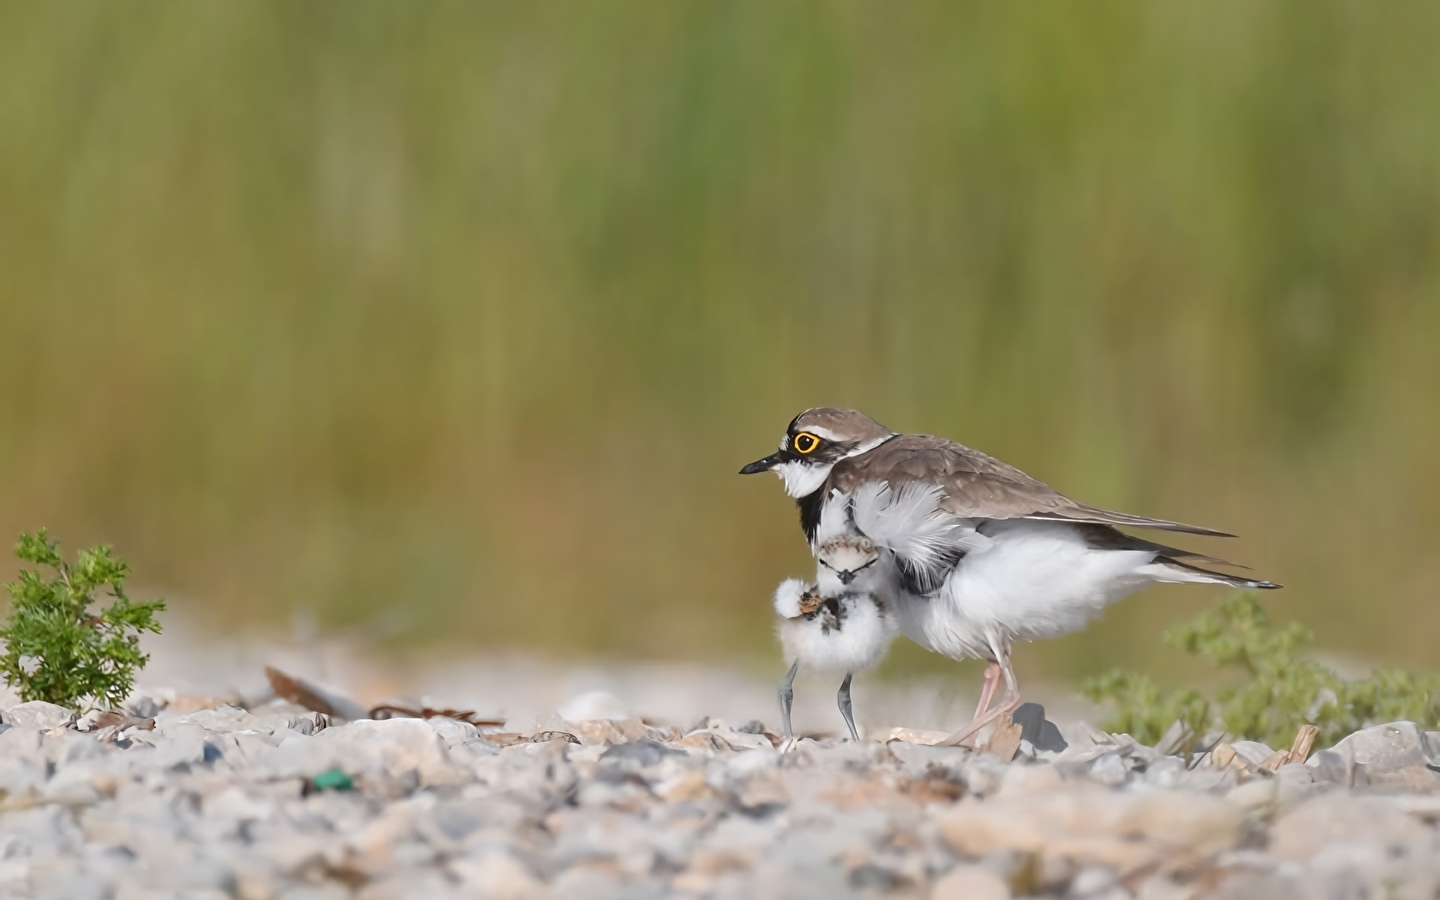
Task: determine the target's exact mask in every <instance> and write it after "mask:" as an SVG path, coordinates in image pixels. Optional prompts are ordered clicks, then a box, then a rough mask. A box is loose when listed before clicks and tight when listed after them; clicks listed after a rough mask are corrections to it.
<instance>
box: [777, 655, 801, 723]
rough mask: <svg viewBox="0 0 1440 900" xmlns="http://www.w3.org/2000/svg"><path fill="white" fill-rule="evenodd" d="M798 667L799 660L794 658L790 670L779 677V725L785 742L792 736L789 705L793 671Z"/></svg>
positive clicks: (792, 691)
mask: <svg viewBox="0 0 1440 900" xmlns="http://www.w3.org/2000/svg"><path fill="white" fill-rule="evenodd" d="M799 669H800V661H799V660H796V661H795V664H794V665H793V666H791V667H790V671H788V672H786V673H785V677H784V678H782V679H780V725H781V728H782V730H783V731H784V732H785V743H787V744H788V743H790V739H791V737H793V735H792V733H791V731H790V705H791V704H792V703H793V702H794V701H795V688H794V687H793V686H792V685H794V683H795V673H796V672H797V671H799Z"/></svg>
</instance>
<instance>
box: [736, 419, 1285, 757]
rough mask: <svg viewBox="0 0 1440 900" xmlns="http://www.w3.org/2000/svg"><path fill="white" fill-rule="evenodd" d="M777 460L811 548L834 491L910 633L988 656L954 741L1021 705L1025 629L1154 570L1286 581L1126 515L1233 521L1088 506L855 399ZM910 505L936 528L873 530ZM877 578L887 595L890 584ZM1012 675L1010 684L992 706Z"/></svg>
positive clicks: (1084, 609) (1115, 592)
mask: <svg viewBox="0 0 1440 900" xmlns="http://www.w3.org/2000/svg"><path fill="white" fill-rule="evenodd" d="M765 471H774V472H775V473H776V474H777V475H779V476H780V479H781V481H782V482H783V483H784V486H785V492H786V493H787V494H789V495H790V496H791V497H793V498H795V501H796V504H797V505H798V506H799V509H800V524H801V527H802V528H803V529H804V531H805V536H806V539H807V540H808V541H809V542H810V545H811V549H812V551H814V550H816V549H817V543H816V540H817V535H818V534H819V532H820V526H821V524H822V522H824V521H828V520H829V519H830V517H831V516H833V515H834V512H833V511H832V509H831V508H832V507H833V506H834V505H835V504H843V505H844V507H845V509H846V510H847V513H846V515H847V516H848V517H849V518H850V520H851V521H852V522H853V526H854V530H855V531H857V532H858V533H859V534H863V535H865V536H867V537H869V538H870V539H871V540H872V541H873V543H874V544H875V545H876V546H877V547H879V548H881V549H882V550H883V551H885V552H884V553H883V554H882V556H883V557H885V559H884V562H885V565H881V564H880V563H877V564H876V566H875V567H874V568H875V570H876V577H877V578H880V577H884V576H885V575H886V574H887V573H890V576H891V578H892V581H891V584H890V586H889V588H888V599H891V600H892V605H893V607H894V612H895V618H896V619H897V624H898V625H899V628H900V630H901V631H902V632H903V633H904V634H905V635H906V636H907V637H909V638H910V639H911V640H913V641H915V642H916V643H918V644H920V645H921V646H922V647H925V648H926V649H928V650H932V651H934V652H937V653H940V654H943V655H945V656H949V657H951V658H954V659H965V658H972V657H973V658H980V659H985V660H987V661H988V663H989V665H987V667H986V670H985V681H984V685H983V687H982V690H981V696H980V704H979V706H978V707H977V708H976V711H975V716H974V718H973V719H972V720H971V722H970V724H969V725H967V726H966V727H964V728H962V729H960V730H959V731H956V732H955V733H954V734H952V735H950V736H949V737H948V738H947V739H946V740H945V741H942V743H944V744H961V743H966V742H969V741H971V740H972V739H973V738H974V736H975V735H976V733H977V732H979V731H980V729H981V728H983V727H984V726H985V725H987V724H989V723H990V722H992V721H994V720H995V719H997V718H1000V717H1001V716H1004V715H1007V714H1009V713H1011V712H1013V711H1014V710H1015V708H1016V707H1017V706H1019V704H1020V688H1019V685H1018V683H1017V681H1016V679H1015V672H1014V669H1013V668H1012V667H1011V665H1010V647H1011V644H1013V643H1014V642H1015V641H1031V640H1036V639H1039V638H1052V637H1058V636H1060V635H1063V634H1067V633H1069V632H1072V631H1076V630H1078V629H1080V628H1082V627H1084V626H1085V625H1086V624H1087V623H1088V622H1089V621H1090V620H1091V619H1093V618H1094V617H1095V616H1096V615H1098V614H1099V613H1100V611H1101V610H1102V609H1104V607H1106V606H1107V605H1109V604H1110V603H1113V602H1115V601H1116V600H1119V599H1120V598H1122V597H1124V596H1126V595H1128V594H1130V593H1133V592H1134V591H1136V590H1138V589H1140V588H1142V587H1145V586H1146V585H1148V584H1151V583H1153V582H1182V583H1203V584H1225V585H1231V586H1233V587H1243V588H1260V589H1269V588H1277V587H1279V586H1280V585H1278V584H1274V583H1272V582H1269V581H1260V580H1255V579H1250V578H1243V577H1239V576H1235V575H1229V574H1226V573H1224V572H1218V571H1215V570H1214V569H1212V568H1209V567H1210V566H1231V565H1233V564H1231V563H1227V562H1225V561H1224V560H1219V559H1215V558H1213V557H1209V556H1203V555H1201V554H1198V553H1193V552H1191V551H1188V550H1180V549H1177V548H1174V547H1167V546H1165V545H1163V544H1156V543H1152V542H1150V541H1146V540H1143V539H1141V538H1137V537H1134V536H1132V535H1128V534H1125V533H1124V532H1122V531H1120V529H1119V527H1117V526H1127V527H1132V528H1153V529H1159V530H1162V531H1176V532H1185V533H1189V534H1203V535H1215V536H1221V537H1232V535H1229V534H1226V533H1225V532H1222V531H1216V530H1214V529H1211V528H1203V527H1201V526H1198V525H1186V524H1183V523H1180V522H1172V521H1169V520H1167V519H1155V518H1151V517H1149V516H1138V515H1132V514H1129V513H1121V512H1115V511H1113V510H1107V509H1101V508H1099V507H1095V506H1087V505H1086V504H1083V503H1079V502H1077V501H1074V500H1071V499H1070V498H1068V497H1066V496H1064V495H1062V494H1060V493H1058V492H1056V491H1055V490H1053V489H1051V488H1050V487H1049V486H1048V485H1046V484H1044V483H1043V482H1040V481H1037V480H1036V479H1034V478H1031V477H1030V476H1029V475H1026V474H1025V473H1024V472H1022V471H1020V470H1019V469H1017V468H1015V467H1014V466H1010V465H1007V464H1005V463H1003V462H1000V461H999V460H997V459H995V458H993V457H991V456H987V455H986V454H984V453H981V452H980V451H978V450H972V449H970V448H969V447H965V446H962V445H960V444H957V443H955V442H953V441H949V440H946V439H945V438H941V437H935V436H933V435H924V434H901V433H898V432H894V431H891V430H890V429H888V428H886V427H884V426H883V425H881V424H880V423H878V422H876V421H875V420H874V419H872V418H870V417H869V416H867V415H865V414H864V413H861V412H857V411H855V410H851V409H834V408H829V407H821V408H816V409H808V410H806V411H805V412H803V413H801V414H800V415H798V416H796V417H795V418H794V419H793V420H792V421H791V422H790V425H789V427H788V428H787V429H786V431H785V437H784V438H783V439H782V440H781V442H780V449H779V450H778V451H776V452H775V453H772V454H770V455H769V456H767V457H765V458H763V459H758V460H756V461H755V462H752V463H750V464H749V465H747V466H745V467H744V468H743V469H741V470H740V473H741V474H742V475H750V474H754V473H756V472H765ZM867 498H868V500H867ZM856 501H859V502H856ZM897 509H904V510H907V514H906V516H905V517H904V518H905V519H906V521H908V522H911V523H914V522H921V523H924V526H925V527H924V530H923V534H922V533H921V532H915V531H911V532H904V531H900V530H892V531H891V532H889V533H880V534H876V533H872V532H871V531H867V530H866V526H867V525H870V526H871V527H872V528H873V527H874V524H875V521H874V520H875V516H876V515H881V516H882V521H884V519H883V515H884V514H885V513H886V511H891V512H894V511H895V510H897ZM867 510H868V513H869V515H868V518H867ZM921 513H923V515H921ZM895 518H898V517H895ZM893 520H894V519H893V518H892V521H893ZM822 570H823V567H822ZM877 589H878V590H879V591H880V593H881V595H882V596H886V595H887V588H886V587H883V586H881V587H878V588H877ZM1002 678H1003V679H1004V681H1005V693H1004V695H1003V697H1002V698H1001V700H1000V702H999V703H998V704H995V705H993V706H992V704H991V701H992V700H993V698H994V693H995V689H996V687H997V686H998V682H999V681H1000V680H1001V679H1002Z"/></svg>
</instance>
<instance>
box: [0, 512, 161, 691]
mask: <svg viewBox="0 0 1440 900" xmlns="http://www.w3.org/2000/svg"><path fill="white" fill-rule="evenodd" d="M59 546H60V545H59V542H58V541H51V540H49V539H48V538H47V536H46V534H45V529H43V528H42V529H40V530H39V531H37V532H36V533H35V534H34V535H29V534H22V535H20V540H19V542H18V543H16V545H15V555H16V556H18V557H20V559H22V560H24V561H26V562H29V563H33V564H34V565H35V566H37V567H38V568H36V569H22V570H21V571H20V580H19V581H16V582H14V583H11V584H7V585H5V589H6V590H7V591H9V592H10V596H11V597H12V598H14V606H13V609H12V610H11V612H10V618H9V619H8V620H6V622H5V625H4V627H0V640H4V642H5V655H4V656H3V657H0V672H3V674H4V677H5V683H6V684H8V685H10V687H12V688H15V689H16V690H17V691H18V692H19V694H20V699H21V700H27V701H28V700H45V701H48V702H50V703H58V704H60V705H62V706H69V707H71V708H75V709H78V708H80V707H81V706H82V705H85V706H101V707H111V708H113V707H116V706H119V705H120V704H121V703H122V702H123V701H124V700H125V698H126V697H127V696H129V694H130V690H131V688H132V687H133V686H134V683H135V673H136V671H138V670H139V669H141V668H142V667H143V666H144V665H145V663H146V662H148V661H149V659H150V657H149V655H147V654H145V653H142V652H140V632H142V631H150V632H154V633H156V634H159V633H160V623H159V622H157V621H155V613H157V612H159V611H160V610H162V609H164V608H165V601H164V600H149V601H145V602H142V603H135V602H133V601H131V600H130V598H129V597H126V596H125V589H124V587H123V586H122V584H121V582H122V581H124V579H125V576H127V575H129V574H130V567H129V566H127V565H125V563H123V562H121V561H120V560H118V559H116V558H114V557H112V556H111V555H110V548H109V547H96V548H95V549H93V550H82V551H81V552H80V554H79V556H78V557H77V558H76V561H75V564H74V565H73V566H71V565H69V564H67V563H66V562H65V561H64V560H63V559H61V558H60V554H59ZM43 569H49V570H50V571H51V572H52V573H53V574H52V575H50V576H48V577H47V575H46V574H45V573H44V571H43ZM104 587H108V588H109V593H110V594H111V596H113V597H114V598H115V601H114V602H113V603H111V604H110V605H109V606H107V607H106V608H105V609H104V610H103V611H102V612H100V613H99V614H98V615H95V614H92V613H91V611H90V604H91V603H93V602H94V599H93V598H92V597H91V594H92V592H94V591H96V590H98V589H100V588H104Z"/></svg>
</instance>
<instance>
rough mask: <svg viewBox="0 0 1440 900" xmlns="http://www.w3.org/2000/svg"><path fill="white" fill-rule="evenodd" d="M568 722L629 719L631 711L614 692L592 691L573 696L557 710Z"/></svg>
mask: <svg viewBox="0 0 1440 900" xmlns="http://www.w3.org/2000/svg"><path fill="white" fill-rule="evenodd" d="M556 712H557V713H558V714H559V716H560V718H562V719H564V720H565V721H567V722H587V721H591V720H598V719H628V718H630V713H629V712H627V711H626V710H625V704H623V703H621V702H620V700H619V698H617V697H615V696H614V695H613V694H607V693H606V692H604V691H590V692H588V693H584V694H580V695H579V696H576V697H571V698H570V699H569V700H566V701H565V702H564V703H562V704H561V705H560V708H559V709H558V710H556Z"/></svg>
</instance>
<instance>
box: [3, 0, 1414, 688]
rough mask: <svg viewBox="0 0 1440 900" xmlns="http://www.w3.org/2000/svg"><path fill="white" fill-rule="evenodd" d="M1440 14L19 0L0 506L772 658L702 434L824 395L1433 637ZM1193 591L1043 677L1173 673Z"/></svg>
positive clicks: (12, 526) (909, 657)
mask: <svg viewBox="0 0 1440 900" xmlns="http://www.w3.org/2000/svg"><path fill="white" fill-rule="evenodd" d="M1437 42H1440V5H1435V4H1424V3H1395V4H1383V5H1376V4H1354V3H1345V2H1317V0H1293V2H1265V0H1262V2H1255V0H1226V2H1211V3H1204V4H1157V3H1142V2H1130V3H1085V4H1069V3H1041V4H1000V3H982V2H933V3H906V4H881V3H873V4H860V3H821V2H813V3H796V2H783V0H782V2H753V3H728V4H722V3H686V2H654V3H606V4H589V3H568V4H546V3H538V4H500V3H495V4H480V3H425V4H419V3H411V4H402V3H390V2H343V3H341V2H332V3H310V2H292V0H285V2H269V3H260V2H254V3H249V2H247V3H207V4H199V3H194V4H191V3H141V2H137V3H125V4H113V3H104V2H67V3H28V2H8V0H7V2H4V3H3V4H0V303H3V307H0V313H3V318H0V325H3V334H4V343H3V347H4V351H3V354H0V379H3V391H0V533H3V534H12V535H13V534H14V533H16V532H18V531H19V530H21V529H22V528H33V527H34V526H36V525H40V524H46V525H49V526H50V527H51V528H52V530H53V532H54V533H56V534H57V535H59V536H60V537H61V538H62V539H63V540H64V541H65V542H66V544H67V546H68V547H69V548H71V549H74V548H75V547H76V546H77V545H80V544H89V543H93V542H99V541H107V542H111V543H115V544H117V545H118V546H119V549H120V551H121V553H122V555H123V556H125V557H126V558H127V559H128V560H129V561H130V562H131V563H132V564H133V565H134V566H135V568H136V570H137V571H138V573H139V575H138V576H137V578H138V581H140V582H142V583H143V584H144V585H145V586H146V587H147V588H149V589H150V590H151V591H152V592H163V593H165V594H167V595H168V596H170V597H172V598H174V600H173V601H172V602H173V604H174V605H176V606H179V607H183V608H184V609H186V610H189V611H191V612H194V613H196V614H198V615H203V616H204V617H206V618H207V619H208V621H210V622H211V623H213V624H214V625H215V627H217V628H224V629H232V628H252V627H253V628H272V627H285V626H286V623H288V622H289V621H290V618H291V617H292V616H293V615H295V614H296V613H297V611H308V613H309V614H313V615H314V616H315V617H316V619H317V621H318V622H319V623H320V624H321V626H322V628H323V629H325V630H326V631H327V632H329V633H336V634H352V635H361V636H368V637H369V638H371V639H373V640H376V641H378V642H379V643H380V644H381V645H383V646H385V647H387V648H390V649H392V650H394V651H396V652H399V653H412V654H413V653H417V652H424V653H426V654H433V653H452V652H474V651H477V650H480V649H489V648H516V647H518V648H522V649H526V650H533V651H535V652H540V653H547V654H559V655H566V656H574V655H590V654H598V655H601V656H603V655H606V654H614V655H625V656H643V657H650V658H689V659H712V660H727V661H728V660H735V661H740V662H743V663H745V664H748V665H753V666H757V667H759V666H769V667H771V668H773V667H774V666H775V665H776V662H775V654H776V650H775V648H774V644H773V639H772V637H771V635H770V630H771V618H770V610H769V594H770V590H771V589H772V588H773V586H774V584H775V582H776V581H777V580H778V579H779V578H781V577H782V576H785V575H792V574H796V575H799V574H805V572H806V571H807V568H809V566H807V560H808V555H807V553H806V551H805V548H804V545H803V541H802V539H801V536H800V534H799V530H798V528H797V527H796V523H795V515H794V511H793V508H792V506H791V503H790V501H789V500H787V499H786V498H784V497H783V495H782V493H781V491H780V488H779V486H778V484H777V483H776V482H775V481H774V479H771V478H764V479H759V478H752V479H744V478H741V477H739V476H737V475H736V474H735V472H736V469H737V468H738V467H739V466H740V465H741V464H743V463H745V462H747V461H749V460H751V459H753V458H755V457H757V456H760V455H763V454H765V453H768V452H769V451H770V450H771V449H773V446H774V444H775V443H776V441H777V440H778V439H779V436H780V434H781V431H782V429H783V428H784V426H785V424H786V422H787V421H788V420H789V418H790V417H791V416H792V415H794V414H795V413H796V412H798V411H799V410H800V409H802V408H804V407H807V406H811V405H819V404H839V405H853V406H857V407H860V408H862V409H864V410H866V411H868V412H870V413H871V414H872V415H874V416H875V417H876V418H878V419H880V420H881V421H882V422H884V423H886V424H888V425H890V426H892V427H894V428H898V429H901V430H907V431H928V432H937V433H941V434H945V435H947V436H949V437H952V438H955V439H957V440H960V441H962V442H965V443H968V444H971V445H973V446H977V447H979V448H981V449H984V450H987V451H989V452H991V453H994V454H996V455H998V456H1001V457H1002V458H1004V459H1006V460H1007V461H1009V462H1012V463H1015V464H1017V465H1019V466H1021V467H1022V468H1024V469H1026V470H1028V471H1029V472H1031V473H1032V474H1034V475H1036V476H1037V477H1040V478H1042V479H1045V480H1047V481H1049V482H1050V483H1052V484H1053V485H1054V486H1056V487H1057V488H1058V489H1060V490H1062V491H1065V492H1066V493H1069V494H1071V495H1074V496H1076V497H1078V498H1081V499H1083V500H1085V501H1088V502H1092V503H1096V504H1101V505H1107V506H1112V507H1118V508H1121V509H1125V510H1129V511H1134V512H1139V513H1146V514H1152V515H1159V516H1165V517H1171V518H1177V519H1181V520H1184V521H1190V522H1199V523H1203V524H1208V525H1212V526H1216V527H1221V528H1225V529H1229V530H1233V531H1237V532H1239V533H1240V534H1241V535H1242V536H1243V537H1242V538H1241V539H1240V540H1239V541H1229V542H1222V541H1203V540H1196V541H1194V542H1192V543H1191V544H1190V545H1191V546H1196V547H1197V548H1198V549H1202V550H1205V551H1207V552H1215V553H1220V554H1223V555H1226V556H1229V557H1232V558H1235V559H1238V560H1241V561H1245V562H1248V563H1250V564H1252V565H1253V566H1255V567H1256V569H1257V571H1259V572H1260V573H1262V574H1263V575H1264V576H1265V577H1270V578H1274V579H1276V580H1278V581H1282V582H1284V583H1286V584H1287V585H1288V589H1287V590H1285V591H1283V592H1280V593H1279V594H1278V595H1270V596H1269V597H1267V601H1269V602H1270V603H1271V605H1272V608H1273V609H1274V610H1276V612H1277V614H1278V615H1279V616H1280V617H1281V618H1292V617H1293V618H1299V619H1301V620H1302V621H1304V622H1306V623H1307V624H1309V625H1310V626H1312V627H1313V628H1315V629H1316V631H1317V632H1318V633H1319V637H1320V644H1321V645H1322V646H1323V647H1326V648H1329V649H1331V650H1335V651H1343V652H1346V653H1351V654H1355V655H1357V656H1359V657H1362V658H1372V659H1376V660H1382V659H1383V660H1386V661H1392V662H1397V663H1402V664H1410V665H1418V666H1421V667H1431V668H1433V667H1434V666H1433V664H1434V662H1435V654H1434V636H1435V634H1436V629H1437V627H1440V603H1437V595H1440V461H1437V450H1436V448H1437V446H1440V263H1437V260H1440V107H1437V105H1436V98H1437V97H1440V53H1437V52H1436V47H1437ZM810 565H812V566H813V563H812V564H810ZM13 571H14V567H13V564H12V563H10V562H8V561H7V562H6V563H5V564H4V567H3V571H0V574H3V575H5V576H9V575H10V574H11V573H13ZM1216 599H1218V597H1217V591H1215V590H1212V589H1208V588H1189V589H1186V588H1164V589H1156V590H1153V591H1151V592H1148V593H1147V594H1144V595H1141V596H1139V597H1136V598H1133V599H1131V600H1128V601H1126V602H1125V603H1123V604H1121V605H1120V606H1118V607H1116V608H1114V609H1112V610H1111V611H1110V612H1109V613H1108V614H1107V616H1106V618H1105V619H1104V620H1103V621H1102V622H1101V623H1100V624H1099V625H1097V626H1096V627H1094V628H1092V629H1091V630H1090V631H1089V632H1087V633H1085V634H1084V635H1080V636H1076V637H1072V638H1067V639H1065V640H1062V641H1058V642H1054V643H1052V644H1050V645H1048V646H1044V647H1033V648H1026V651H1025V652H1024V653H1023V654H1022V663H1021V667H1022V671H1023V672H1027V673H1043V674H1045V675H1047V676H1050V677H1061V678H1064V677H1073V676H1076V675H1080V674H1085V673H1090V672H1094V671H1097V670H1098V669H1101V668H1108V667H1109V666H1110V665H1112V664H1117V663H1118V664H1129V665H1147V666H1152V667H1160V668H1163V667H1164V666H1166V665H1169V664H1170V663H1169V662H1168V657H1169V655H1170V654H1169V652H1168V651H1167V650H1165V649H1164V648H1163V647H1162V645H1161V644H1160V642H1159V640H1158V637H1159V634H1160V632H1161V630H1163V628H1164V627H1165V626H1166V625H1168V624H1171V623H1174V622H1177V621H1180V620H1181V619H1184V618H1188V617H1189V616H1190V615H1192V614H1193V613H1194V612H1195V611H1197V610H1198V609H1200V608H1202V607H1205V606H1207V605H1209V604H1210V603H1212V602H1214V601H1215V600H1216ZM932 664H933V663H930V662H927V661H924V660H922V659H921V658H920V654H919V653H918V652H902V653H900V654H899V655H898V657H897V660H896V662H895V663H894V664H893V665H892V672H895V671H905V670H907V669H913V667H916V666H922V665H932Z"/></svg>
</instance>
